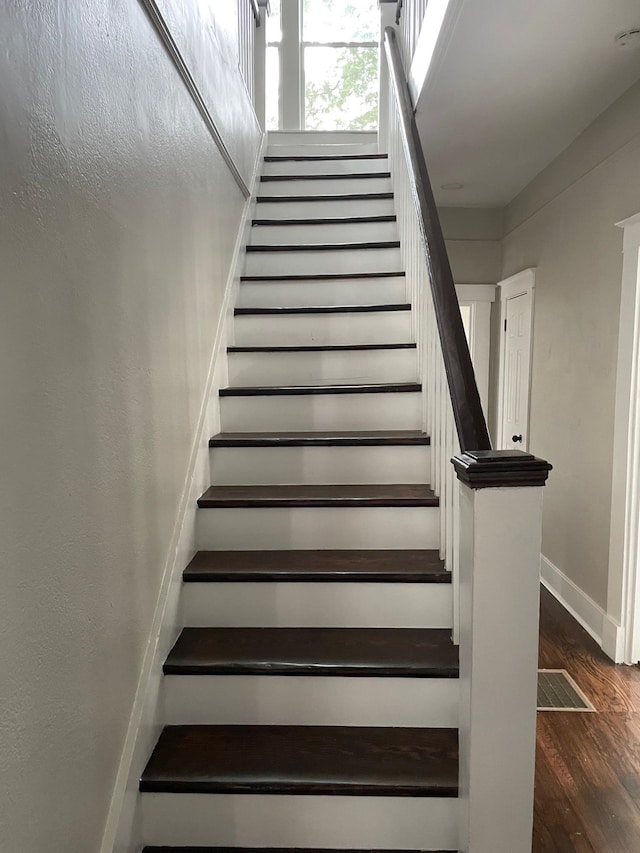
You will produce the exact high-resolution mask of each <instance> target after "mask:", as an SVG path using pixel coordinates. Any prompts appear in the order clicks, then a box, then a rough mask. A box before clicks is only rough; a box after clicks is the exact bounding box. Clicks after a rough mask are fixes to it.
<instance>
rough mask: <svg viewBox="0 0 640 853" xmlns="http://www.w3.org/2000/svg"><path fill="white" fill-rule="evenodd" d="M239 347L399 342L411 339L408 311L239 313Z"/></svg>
mask: <svg viewBox="0 0 640 853" xmlns="http://www.w3.org/2000/svg"><path fill="white" fill-rule="evenodd" d="M233 325H234V339H235V340H234V342H235V344H236V346H240V347H259V346H330V345H333V344H336V345H347V346H348V345H352V344H401V343H408V342H409V341H411V312H410V311H362V312H346V311H345V312H335V313H327V314H240V315H238V316H237V317H236V318H235V320H234V324H233Z"/></svg>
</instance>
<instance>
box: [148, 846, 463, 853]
mask: <svg viewBox="0 0 640 853" xmlns="http://www.w3.org/2000/svg"><path fill="white" fill-rule="evenodd" d="M142 853H455V851H454V850H374V849H372V848H369V849H368V850H352V849H349V850H338V849H335V848H332V849H327V848H322V849H320V848H318V847H157V846H152V847H149V846H147V847H143V849H142Z"/></svg>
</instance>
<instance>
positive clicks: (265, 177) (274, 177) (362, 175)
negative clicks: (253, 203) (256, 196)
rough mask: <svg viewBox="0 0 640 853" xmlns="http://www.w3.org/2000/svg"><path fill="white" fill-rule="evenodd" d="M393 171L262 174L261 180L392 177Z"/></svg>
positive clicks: (340, 179) (271, 181)
mask: <svg viewBox="0 0 640 853" xmlns="http://www.w3.org/2000/svg"><path fill="white" fill-rule="evenodd" d="M390 177H391V172H337V173H335V172H334V173H330V174H327V175H323V174H320V175H313V174H309V173H303V174H298V175H261V176H260V182H261V183H263V184H273V183H276V182H279V181H344V180H346V181H351V180H353V179H354V178H357V179H362V180H365V181H366V180H371V179H372V178H390Z"/></svg>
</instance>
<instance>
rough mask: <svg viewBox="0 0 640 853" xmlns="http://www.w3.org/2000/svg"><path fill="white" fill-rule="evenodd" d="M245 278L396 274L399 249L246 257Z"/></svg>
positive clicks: (250, 255) (254, 255) (282, 253)
mask: <svg viewBox="0 0 640 853" xmlns="http://www.w3.org/2000/svg"><path fill="white" fill-rule="evenodd" d="M244 269H245V273H244V274H245V275H259V276H268V275H316V274H319V273H330V274H332V275H337V274H343V275H344V274H347V273H359V272H397V271H398V270H401V269H402V261H401V258H400V249H360V250H358V249H351V250H342V251H336V252H332V251H324V252H322V251H311V252H252V253H247V255H246V260H245V266H244Z"/></svg>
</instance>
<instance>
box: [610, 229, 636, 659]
mask: <svg viewBox="0 0 640 853" xmlns="http://www.w3.org/2000/svg"><path fill="white" fill-rule="evenodd" d="M616 224H617V225H618V226H619V227H620V228H623V229H624V241H623V264H622V287H621V291H620V325H619V335H618V368H617V373H616V403H615V420H614V441H613V466H612V467H613V474H612V481H611V524H610V538H609V583H608V590H607V613H606V614H605V618H604V619H603V627H602V648H603V650H604V652H605V653H606V654H607V655H609V657H611V658H612V659H613V660H614V661H615V662H616V663H628V664H633V663H637V662H638V660H640V570H639V566H640V213H637V214H636V215H635V216H631V217H629V218H628V219H625V220H623V221H622V222H618V223H616Z"/></svg>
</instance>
